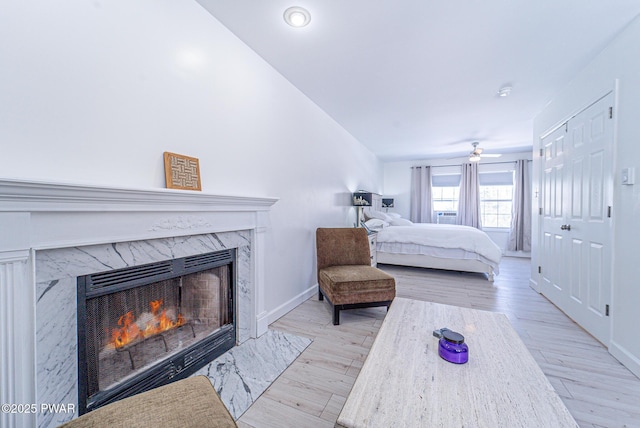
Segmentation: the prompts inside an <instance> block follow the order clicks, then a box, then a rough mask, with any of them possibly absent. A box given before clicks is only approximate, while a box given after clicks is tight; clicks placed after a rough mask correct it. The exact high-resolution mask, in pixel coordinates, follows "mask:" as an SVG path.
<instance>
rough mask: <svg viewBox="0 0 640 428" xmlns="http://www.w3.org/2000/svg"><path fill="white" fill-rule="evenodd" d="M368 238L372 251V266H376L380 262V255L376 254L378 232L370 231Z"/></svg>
mask: <svg viewBox="0 0 640 428" xmlns="http://www.w3.org/2000/svg"><path fill="white" fill-rule="evenodd" d="M367 238H368V239H369V250H370V251H371V266H373V267H376V266H377V264H378V257H377V255H376V243H377V242H378V234H377V233H370V234H369V235H368V236H367Z"/></svg>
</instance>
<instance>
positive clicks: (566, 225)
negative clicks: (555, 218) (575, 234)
mask: <svg viewBox="0 0 640 428" xmlns="http://www.w3.org/2000/svg"><path fill="white" fill-rule="evenodd" d="M560 230H571V225H570V224H563V225H562V226H560Z"/></svg>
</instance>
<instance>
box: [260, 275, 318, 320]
mask: <svg viewBox="0 0 640 428" xmlns="http://www.w3.org/2000/svg"><path fill="white" fill-rule="evenodd" d="M317 293H318V284H314V285H312V286H311V287H309V288H307V289H306V290H305V291H303V292H302V293H300V294H298V295H297V296H295V297H294V298H293V299H290V300H288V301H286V302H284V303H283V304H282V305H280V306H278V307H277V308H275V309H274V310H272V311H271V312H269V315H268V319H269V324H271V323H272V322H274V321H277V320H278V319H279V318H280V317H282V316H284V315H286V314H287V313H288V312H289V311H291V310H293V309H295V308H296V307H297V306H298V305H300V304H301V303H303V302H305V301H307V300H309V298H310V297H311V296H313V295H315V294H317Z"/></svg>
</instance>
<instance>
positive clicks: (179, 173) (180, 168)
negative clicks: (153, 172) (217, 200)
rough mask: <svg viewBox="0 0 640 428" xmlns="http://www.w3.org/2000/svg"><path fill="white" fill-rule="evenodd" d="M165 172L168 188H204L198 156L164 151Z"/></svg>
mask: <svg viewBox="0 0 640 428" xmlns="http://www.w3.org/2000/svg"><path fill="white" fill-rule="evenodd" d="M164 174H165V179H166V182H167V188H168V189H184V190H202V188H201V187H200V164H199V162H198V159H197V158H192V157H189V156H184V155H178V154H176V153H170V152H164Z"/></svg>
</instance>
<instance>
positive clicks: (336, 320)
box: [333, 306, 340, 325]
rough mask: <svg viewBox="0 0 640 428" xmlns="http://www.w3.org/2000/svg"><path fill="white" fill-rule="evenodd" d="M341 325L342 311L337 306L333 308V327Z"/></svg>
mask: <svg viewBox="0 0 640 428" xmlns="http://www.w3.org/2000/svg"><path fill="white" fill-rule="evenodd" d="M339 324H340V309H338V307H337V306H334V307H333V325H339Z"/></svg>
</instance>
